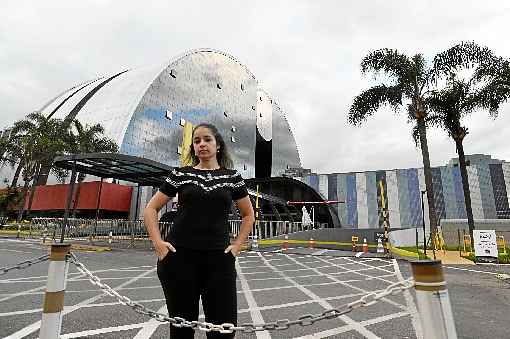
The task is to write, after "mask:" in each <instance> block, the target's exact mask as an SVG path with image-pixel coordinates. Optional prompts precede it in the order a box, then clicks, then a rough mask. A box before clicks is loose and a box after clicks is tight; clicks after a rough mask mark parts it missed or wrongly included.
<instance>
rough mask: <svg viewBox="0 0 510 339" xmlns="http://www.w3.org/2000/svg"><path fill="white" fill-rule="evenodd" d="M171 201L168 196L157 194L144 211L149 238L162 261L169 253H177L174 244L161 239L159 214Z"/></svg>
mask: <svg viewBox="0 0 510 339" xmlns="http://www.w3.org/2000/svg"><path fill="white" fill-rule="evenodd" d="M169 201H170V198H169V197H168V196H166V195H165V194H163V193H161V192H157V193H156V194H155V195H154V196H153V197H152V199H151V200H150V201H149V203H148V204H147V207H145V210H144V211H143V219H144V222H145V227H146V228H147V232H148V233H149V237H150V238H151V240H152V244H153V245H154V250H155V251H156V254H157V256H158V257H159V259H160V260H161V259H163V258H164V257H165V256H166V255H167V254H168V251H172V252H175V248H174V247H173V246H172V244H170V243H169V242H166V241H163V239H161V234H160V232H159V223H158V212H159V210H160V209H161V208H162V207H163V206H165V205H166V204H167V203H168V202H169Z"/></svg>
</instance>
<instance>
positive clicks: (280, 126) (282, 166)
mask: <svg viewBox="0 0 510 339" xmlns="http://www.w3.org/2000/svg"><path fill="white" fill-rule="evenodd" d="M272 104H273V114H272V121H273V126H272V136H273V142H272V146H273V154H272V167H271V176H274V177H276V176H281V175H282V173H283V172H284V171H285V170H286V169H288V168H298V167H301V160H300V157H299V152H298V148H297V145H296V141H295V139H294V135H293V134H292V130H291V128H290V125H289V122H288V121H287V118H286V117H285V114H284V112H283V111H282V109H281V108H280V106H278V105H277V103H276V101H275V100H274V99H273V103H272Z"/></svg>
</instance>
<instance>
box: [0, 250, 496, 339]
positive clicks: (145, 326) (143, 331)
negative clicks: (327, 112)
mask: <svg viewBox="0 0 510 339" xmlns="http://www.w3.org/2000/svg"><path fill="white" fill-rule="evenodd" d="M319 252H321V251H319ZM256 255H257V257H255V256H253V255H250V256H246V257H244V258H247V259H248V260H246V261H243V262H242V264H243V265H240V262H239V260H237V261H236V267H237V271H238V277H239V281H240V283H241V286H242V291H238V293H242V294H244V296H245V298H246V300H247V303H248V308H246V309H239V311H238V312H239V313H242V314H244V313H249V314H250V315H251V316H252V320H253V322H254V323H262V322H264V320H263V317H262V314H261V313H260V311H262V310H270V309H284V308H286V307H292V306H297V305H305V304H309V303H317V302H318V303H319V304H321V306H323V307H325V308H332V307H331V306H330V305H329V303H328V301H330V300H338V299H343V298H352V297H357V296H361V295H364V294H366V293H367V292H380V291H382V290H371V291H367V290H364V289H361V288H358V287H355V286H353V285H350V283H356V282H360V281H366V280H370V279H377V280H380V281H385V282H389V283H393V282H394V281H390V280H387V279H384V278H386V277H391V276H395V275H397V278H398V279H399V280H403V278H402V275H401V273H400V270H399V269H398V265H397V268H395V266H394V265H395V264H394V263H392V264H390V265H381V266H372V265H369V264H368V262H371V261H372V262H373V261H383V262H387V261H386V260H381V259H378V258H375V259H368V258H367V259H364V260H359V261H358V260H350V259H348V258H329V260H326V259H323V258H320V257H314V258H313V261H309V262H299V261H297V260H294V259H293V258H291V256H289V255H285V254H275V255H271V256H272V257H273V258H274V257H276V256H278V258H276V259H267V258H266V257H262V256H261V254H260V253H257V254H256ZM266 256H269V255H266ZM252 258H262V260H263V264H264V266H265V267H269V268H270V270H271V271H269V272H268V271H260V272H246V273H243V272H242V269H251V268H253V269H257V268H260V266H258V265H257V266H251V267H250V266H249V265H246V263H259V264H260V263H261V262H260V261H259V260H251V259H252ZM286 258H289V259H290V260H292V261H293V262H294V264H283V265H272V263H270V261H273V262H275V261H276V260H285V259H286ZM239 259H240V258H239ZM306 259H308V258H306ZM346 259H347V260H346ZM334 261H341V262H342V265H338V264H335V263H334ZM346 261H348V262H346ZM320 262H324V263H326V264H327V265H322V266H316V267H309V266H308V265H306V263H308V264H317V263H320ZM275 264H276V262H275ZM296 264H297V265H299V266H301V267H303V268H299V269H289V270H281V268H284V267H285V266H291V265H293V266H295V265H296ZM360 265H361V266H362V267H360ZM351 266H352V267H355V266H357V267H358V269H351V268H347V267H351ZM389 266H394V267H393V268H394V269H395V271H390V270H387V269H386V268H387V267H389ZM141 267H153V266H138V267H136V268H141ZM328 267H340V268H342V269H343V270H344V271H343V272H338V273H331V274H326V273H322V272H320V271H318V269H325V268H328ZM133 268H135V267H133ZM136 268H135V269H133V270H132V271H133V272H135V271H139V270H136ZM289 268H290V267H289ZM454 269H455V268H454ZM154 270H155V269H152V270H149V271H144V273H143V274H140V275H138V276H137V277H134V278H132V279H131V280H130V281H128V282H126V283H123V284H121V285H119V286H117V287H115V290H130V289H140V288H146V289H150V288H160V286H159V285H154V286H143V287H126V288H123V286H126V285H127V284H129V283H131V282H134V281H136V280H139V279H149V278H151V279H154V277H147V276H146V275H147V274H149V273H150V272H152V271H154ZM367 270H379V271H380V272H381V273H383V272H384V273H387V274H382V275H377V276H371V275H368V274H363V273H361V272H363V271H367ZM107 271H124V272H126V273H127V272H130V271H129V268H126V269H107V270H98V271H94V273H97V272H107ZM299 271H313V272H315V273H316V274H313V275H310V274H306V275H303V276H292V277H287V276H286V275H285V273H291V272H294V273H296V272H297V273H298V274H299ZM272 272H276V273H278V274H280V275H281V276H280V277H279V278H260V279H249V280H246V277H247V276H249V275H253V274H257V273H258V274H268V273H272ZM345 273H354V274H357V275H360V276H362V277H365V278H368V279H350V280H346V281H341V280H338V279H336V278H335V276H338V275H341V274H345ZM480 273H489V274H496V273H492V272H482V271H480ZM70 275H77V276H76V277H74V278H73V279H69V280H68V281H84V280H88V279H83V278H82V275H81V273H79V272H78V273H73V274H70ZM320 276H325V277H328V278H330V279H331V280H334V281H333V282H325V283H315V284H298V283H297V282H296V281H294V280H293V279H295V278H302V277H320ZM37 278H38V277H37ZM127 278H129V277H124V278H115V277H114V278H101V280H118V279H127ZM282 278H283V279H284V280H286V281H288V282H289V280H290V281H291V284H292V286H277V287H269V288H259V289H251V290H250V288H249V285H248V281H250V282H251V281H257V280H259V281H262V280H270V279H275V280H276V279H278V280H282ZM25 279H26V280H28V279H30V278H18V279H17V280H21V281H17V280H16V281H14V279H13V281H9V282H10V283H17V282H22V281H23V280H25ZM1 282H2V281H0V283H1ZM5 282H6V283H7V282H8V281H5ZM336 283H340V284H343V285H345V286H348V287H351V288H353V289H355V290H358V291H360V292H359V293H353V294H349V295H342V296H335V297H327V298H320V297H319V296H317V295H315V294H314V293H313V292H311V291H310V290H308V289H307V288H306V287H312V286H326V285H331V284H336ZM44 287H45V286H43V287H41V288H44ZM294 287H297V288H298V289H300V290H301V289H303V290H306V291H308V292H309V293H306V292H304V293H305V294H307V295H308V296H309V297H311V298H312V300H306V301H299V302H291V303H287V304H279V305H271V306H258V305H257V303H256V301H255V298H254V296H253V294H252V292H256V291H265V290H278V289H285V288H294ZM38 289H40V288H38ZM38 289H33V290H31V292H30V293H32V294H42V292H36V290H38ZM89 291H90V292H94V291H97V292H100V290H99V289H98V290H89ZM68 292H69V293H78V292H83V290H82V291H68ZM405 292H407V294H409V291H405ZM26 293H27V292H23V293H16V294H15V295H13V296H12V297H14V296H17V295H24V294H26ZM104 295H105V294H104V293H101V294H100V295H98V296H96V297H92V298H89V299H87V300H85V301H83V302H81V303H78V304H76V305H73V306H67V307H65V308H64V311H63V314H68V313H70V312H72V311H74V310H77V309H81V308H92V307H101V306H107V305H119V304H120V303H119V302H111V303H98V304H94V301H96V300H98V299H99V298H101V297H103V296H104ZM1 296H2V295H0V297H1ZM404 296H405V294H404ZM409 297H410V295H409ZM10 298H11V297H8V299H10ZM250 299H251V302H250ZM385 299H386V298H385ZM383 300H384V299H383ZM0 301H1V299H0ZM164 301H165V300H164V299H151V300H139V301H137V302H164ZM385 301H386V302H388V303H390V304H394V305H395V306H398V307H400V308H402V309H404V307H403V306H402V305H400V304H399V303H396V302H393V301H392V300H385ZM411 302H412V297H411ZM406 303H407V304H408V305H407V306H408V308H407V309H404V310H403V311H402V312H397V313H393V314H389V315H385V316H381V317H378V318H374V319H369V320H366V321H361V322H356V321H354V320H352V319H351V318H349V317H347V316H341V317H339V319H342V320H344V321H345V323H346V325H344V326H341V327H338V328H334V329H330V330H326V331H322V332H318V333H315V334H313V335H308V336H303V337H300V338H325V337H328V336H335V335H338V334H340V333H344V332H347V331H351V330H355V331H357V332H358V333H361V334H362V335H363V336H365V337H367V338H378V337H377V336H376V335H375V334H374V333H372V332H370V331H369V330H367V329H366V328H365V326H368V325H371V324H376V323H379V322H384V321H388V320H390V319H394V318H398V317H404V316H409V317H410V318H411V320H413V310H412V309H411V308H412V307H409V302H408V300H407V298H406ZM413 305H414V303H413ZM165 310H166V306H163V307H162V308H160V310H159V312H164V311H165ZM40 311H41V310H40V309H36V310H26V311H16V312H6V313H0V317H2V316H9V315H21V314H28V313H36V312H40ZM257 314H258V315H259V317H258V316H257ZM254 315H255V317H254ZM414 315H416V314H414ZM344 318H347V319H344ZM349 320H350V321H349ZM38 323H39V326H40V322H38ZM38 323H34V324H32V325H29V326H27V327H25V328H24V329H22V330H20V331H18V332H16V333H14V334H12V335H11V336H9V337H7V338H6V339H11V338H12V339H14V338H22V337H24V336H25V335H23V336H19V335H20V334H21V333H20V332H22V331H24V330H25V331H27V330H29V329H32V328H33V327H34V326H35V329H33V330H32V331H30V332H28V334H29V333H32V332H34V331H36V330H37V328H39V326H37V324H38ZM161 324H166V323H161V322H159V321H156V320H154V319H150V320H149V321H147V322H142V323H138V324H129V325H124V326H114V327H108V328H101V329H92V330H87V331H82V332H76V333H67V334H65V335H62V336H61V338H78V337H83V336H91V335H100V334H104V333H114V332H119V331H125V330H133V329H140V330H139V332H138V334H137V335H136V337H135V338H150V337H151V336H152V335H153V333H154V332H155V331H156V330H157V328H158V326H160V325H161ZM414 325H415V324H414V323H413V327H414V328H415V331H416V332H417V333H416V334H417V336H418V338H420V335H419V333H418V329H417V328H416V326H414ZM270 333H271V332H270V331H263V332H256V335H257V338H271V334H270ZM276 333H279V332H275V334H274V335H276ZM28 334H26V335H28ZM16 335H18V336H16Z"/></svg>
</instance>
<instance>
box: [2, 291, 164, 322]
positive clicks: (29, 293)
mask: <svg viewBox="0 0 510 339" xmlns="http://www.w3.org/2000/svg"><path fill="white" fill-rule="evenodd" d="M150 289H161V285H151V286H137V287H124V288H118V289H117V292H119V291H129V290H150ZM99 291H100V288H99V287H98V288H96V289H93V290H68V289H66V294H70V293H90V292H99ZM44 293H45V292H44V291H42V292H24V293H23V295H42V294H44ZM18 294H19V293H13V294H0V297H8V296H11V295H15V296H17V295H18ZM0 317H1V313H0Z"/></svg>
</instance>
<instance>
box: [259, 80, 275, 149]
mask: <svg viewBox="0 0 510 339" xmlns="http://www.w3.org/2000/svg"><path fill="white" fill-rule="evenodd" d="M256 101H257V105H256V106H257V109H256V112H257V129H258V131H259V133H260V135H261V136H262V138H264V140H266V141H271V140H272V139H273V121H272V119H273V99H271V97H270V96H269V95H268V94H267V93H266V92H265V91H263V90H262V89H260V88H259V89H258V90H257V99H256Z"/></svg>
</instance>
